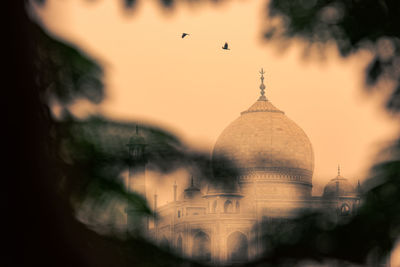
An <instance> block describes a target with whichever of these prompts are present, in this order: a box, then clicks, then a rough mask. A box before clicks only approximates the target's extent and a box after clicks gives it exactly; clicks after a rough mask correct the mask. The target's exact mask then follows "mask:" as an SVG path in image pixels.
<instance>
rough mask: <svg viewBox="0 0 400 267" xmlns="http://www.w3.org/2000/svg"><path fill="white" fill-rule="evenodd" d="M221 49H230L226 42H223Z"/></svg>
mask: <svg viewBox="0 0 400 267" xmlns="http://www.w3.org/2000/svg"><path fill="white" fill-rule="evenodd" d="M222 49H225V50H230V49H229V48H228V43H225V44H224V46H223V47H222Z"/></svg>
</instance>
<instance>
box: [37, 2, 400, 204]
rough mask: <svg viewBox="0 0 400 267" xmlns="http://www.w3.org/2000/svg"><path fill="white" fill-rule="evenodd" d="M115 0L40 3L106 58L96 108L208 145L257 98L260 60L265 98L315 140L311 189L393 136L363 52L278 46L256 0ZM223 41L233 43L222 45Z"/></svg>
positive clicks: (352, 169)
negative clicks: (164, 1) (203, 0)
mask: <svg viewBox="0 0 400 267" xmlns="http://www.w3.org/2000/svg"><path fill="white" fill-rule="evenodd" d="M120 2H122V1H100V0H98V1H83V0H82V1H68V0H64V1H54V0H53V1H47V4H46V5H45V7H44V8H43V9H42V10H41V11H40V13H41V15H42V18H43V20H44V22H45V24H46V26H47V27H48V29H49V30H50V31H51V32H52V33H54V34H55V35H57V36H60V37H61V38H63V39H65V40H68V41H69V42H72V43H73V44H76V45H77V46H79V47H80V48H81V49H82V50H83V51H85V52H86V53H88V54H89V55H91V56H92V57H94V58H95V59H97V60H99V62H100V63H101V64H102V65H103V66H104V68H105V73H106V75H105V84H106V95H107V98H106V100H105V101H104V102H103V103H102V104H101V105H100V107H98V108H97V109H96V111H100V112H102V113H103V114H106V115H107V116H110V117H113V118H119V119H130V120H140V121H144V122H147V123H152V124H156V125H160V126H162V127H165V129H167V130H170V131H172V132H173V133H175V134H177V135H178V136H179V137H181V138H183V140H184V141H185V142H187V143H188V144H190V145H191V146H195V147H196V148H201V149H205V150H207V151H211V149H212V147H213V144H214V142H215V141H216V139H217V138H218V136H219V134H220V133H221V132H222V130H223V129H224V128H225V127H226V126H227V125H228V124H229V123H230V122H232V121H233V120H234V119H236V118H237V117H238V116H239V115H240V112H241V111H243V110H245V109H247V108H248V107H249V106H251V105H252V104H253V103H254V102H255V101H256V100H257V98H258V96H259V84H260V80H259V73H258V71H259V70H260V68H261V67H263V68H264V70H266V80H265V83H266V86H267V89H266V95H267V97H268V99H269V100H270V101H271V102H272V103H273V104H274V105H275V106H276V107H278V108H279V109H281V110H283V111H284V112H285V114H286V115H287V116H288V117H289V118H291V119H292V120H294V121H295V122H296V123H297V124H298V125H299V126H300V127H302V129H303V130H304V131H305V132H306V134H307V135H308V137H309V138H310V140H311V142H312V144H313V148H314V154H315V171H314V178H313V181H314V185H316V187H315V189H316V190H315V191H316V192H320V190H321V188H319V187H318V184H325V183H326V182H327V181H328V180H329V179H331V178H333V177H334V176H335V175H336V170H337V164H339V163H340V165H341V169H342V175H343V176H345V177H347V178H349V179H351V180H352V181H353V182H354V183H356V181H357V179H363V175H364V173H365V171H366V169H367V167H368V166H369V163H370V161H371V157H372V156H373V155H374V154H375V153H376V151H377V145H379V144H382V143H383V142H385V141H387V140H388V138H390V137H392V136H393V133H394V130H395V128H394V125H393V122H391V121H390V119H389V117H387V116H386V115H385V113H384V111H383V109H382V108H381V102H379V100H378V98H376V97H372V96H370V95H367V94H366V93H365V92H364V91H363V89H362V86H363V78H364V72H363V70H364V67H365V64H366V63H367V62H368V54H367V53H363V54H359V55H356V56H353V57H351V58H349V59H346V60H343V59H341V58H339V57H338V55H337V53H336V52H335V49H334V48H332V49H330V50H329V51H328V53H327V58H326V61H321V60H318V59H311V60H309V61H305V60H303V59H302V47H303V46H302V45H301V44H300V43H298V44H296V45H294V46H292V47H291V48H290V49H289V50H287V51H286V53H283V54H282V53H280V52H279V50H278V47H277V46H275V45H273V44H271V43H267V42H265V41H263V40H262V29H263V21H262V19H263V18H264V16H265V14H264V13H263V12H264V10H265V9H264V4H263V3H262V2H263V1H230V2H228V3H224V4H222V5H213V4H202V5H199V6H189V5H186V4H182V5H179V6H178V8H177V9H175V10H174V12H172V13H170V14H168V13H165V12H162V11H161V10H160V9H159V8H157V7H156V5H155V4H154V3H155V2H154V1H147V0H146V1H139V2H140V3H139V5H138V6H137V8H136V9H135V10H134V12H131V13H129V12H124V11H123V9H122V7H121V5H120ZM182 32H188V33H190V36H188V37H186V38H185V39H182V38H181V37H180V35H181V34H182ZM225 41H227V42H228V43H229V44H230V46H231V50H229V51H225V50H222V49H221V46H222V45H223V44H224V42H225ZM76 110H79V111H80V112H82V111H87V110H93V109H91V108H90V107H88V106H87V105H82V104H79V105H76ZM171 190H172V187H171ZM163 201H166V199H162V198H161V199H160V202H163Z"/></svg>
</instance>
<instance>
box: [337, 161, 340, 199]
mask: <svg viewBox="0 0 400 267" xmlns="http://www.w3.org/2000/svg"><path fill="white" fill-rule="evenodd" d="M339 177H340V165H339V164H338V167H337V177H336V196H339Z"/></svg>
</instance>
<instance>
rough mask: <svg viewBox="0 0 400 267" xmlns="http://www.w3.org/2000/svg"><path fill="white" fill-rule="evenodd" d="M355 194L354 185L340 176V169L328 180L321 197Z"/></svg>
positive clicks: (352, 195)
mask: <svg viewBox="0 0 400 267" xmlns="http://www.w3.org/2000/svg"><path fill="white" fill-rule="evenodd" d="M356 195H357V192H356V189H355V188H354V186H353V185H352V184H351V183H350V182H349V181H348V180H347V179H346V178H344V177H342V176H340V171H338V175H337V176H336V177H335V178H333V179H332V180H330V181H329V182H328V183H327V184H326V186H325V188H324V193H323V197H325V198H331V197H355V196H356Z"/></svg>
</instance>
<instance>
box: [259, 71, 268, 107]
mask: <svg viewBox="0 0 400 267" xmlns="http://www.w3.org/2000/svg"><path fill="white" fill-rule="evenodd" d="M264 73H265V72H264V69H263V68H261V71H260V74H261V77H260V79H261V84H260V89H261V95H260V97H259V98H258V100H262V101H267V98H266V97H265V91H264V90H265V85H264Z"/></svg>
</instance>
